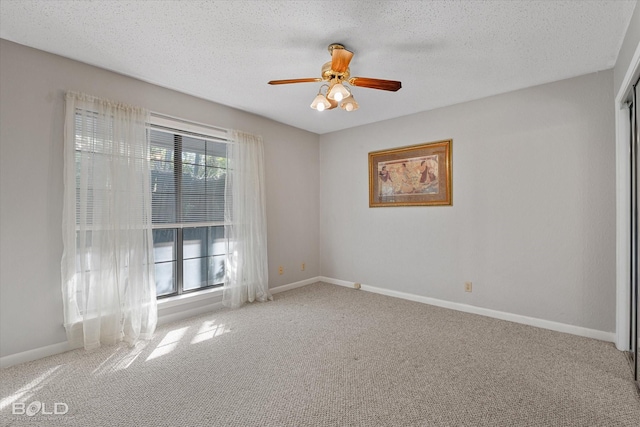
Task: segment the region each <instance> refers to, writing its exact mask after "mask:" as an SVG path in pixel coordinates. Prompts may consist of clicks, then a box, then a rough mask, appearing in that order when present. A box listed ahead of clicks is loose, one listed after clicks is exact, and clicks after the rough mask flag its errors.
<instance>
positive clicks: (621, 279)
mask: <svg viewBox="0 0 640 427" xmlns="http://www.w3.org/2000/svg"><path fill="white" fill-rule="evenodd" d="M639 75H640V43H639V44H638V46H636V51H635V53H634V55H633V58H632V59H631V63H630V64H629V68H628V69H627V72H626V74H625V76H624V79H623V80H622V85H621V86H620V90H619V91H618V93H617V94H616V98H615V123H616V342H615V345H616V347H617V348H618V350H622V351H627V350H629V333H630V330H629V327H630V325H629V319H630V316H631V313H630V309H629V306H630V304H631V295H630V292H629V280H630V279H629V269H630V259H629V258H630V249H629V246H630V238H629V237H630V233H631V227H630V224H629V222H630V220H631V214H630V212H629V211H630V208H631V206H630V205H631V200H630V195H629V193H630V191H631V187H630V173H631V170H630V166H629V133H630V131H631V124H630V123H629V107H628V105H627V103H626V100H627V97H628V95H629V93H630V91H631V90H632V88H633V84H634V83H635V82H636V80H637V79H638V76H639Z"/></svg>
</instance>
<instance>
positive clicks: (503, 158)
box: [320, 70, 616, 332]
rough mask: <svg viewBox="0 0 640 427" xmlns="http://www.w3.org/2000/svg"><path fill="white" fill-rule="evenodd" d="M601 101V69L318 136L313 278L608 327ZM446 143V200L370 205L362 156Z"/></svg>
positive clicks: (611, 246)
mask: <svg viewBox="0 0 640 427" xmlns="http://www.w3.org/2000/svg"><path fill="white" fill-rule="evenodd" d="M403 90H410V88H403ZM612 106H613V73H612V71H611V70H610V71H605V72H601V73H596V74H590V75H586V76H582V77H577V78H572V79H569V80H563V81H559V82H555V83H550V84H545V85H542V86H537V87H533V88H529V89H524V90H520V91H516V92H511V93H507V94H502V95H498V96H494V97H490V98H485V99H481V100H478V101H473V102H467V103H464V104H458V105H455V106H451V107H447V108H442V109H438V110H433V111H428V112H424V113H420V114H415V115H411V116H406V117H401V118H397V119H393V120H388V121H384V122H379V123H376V124H372V125H367V126H362V127H359V128H354V129H349V130H344V131H340V132H335V133H331V134H326V135H322V136H321V137H320V177H321V178H320V209H321V212H320V229H321V230H322V233H321V237H320V263H321V266H320V269H321V272H322V274H323V276H327V277H331V278H335V279H340V280H346V281H352V282H361V283H363V284H366V285H370V286H376V287H379V288H384V289H390V290H395V291H401V292H406V293H410V294H415V295H418V296H426V297H432V298H437V299H441V300H446V301H452V302H460V303H465V304H470V305H474V306H478V307H484V308H488V309H493V310H498V311H503V312H508V313H515V314H519V315H523V316H529V317H535V318H540V319H545V320H550V321H555V322H560V323H565V324H569V325H576V326H581V327H585V328H590V329H595V330H600V331H606V332H611V331H613V330H614V323H615V322H614V318H615V279H616V277H615V146H614V112H613V108H612ZM355 114H366V105H362V106H361V108H360V110H359V111H358V112H356V113H355ZM449 138H452V139H453V206H451V207H396V208H394V207H391V208H389V207H387V208H369V206H368V160H367V153H368V152H370V151H374V150H380V149H386V148H393V147H399V146H405V145H413V144H419V143H424V142H430V141H437V140H442V139H449ZM465 281H472V282H473V292H472V293H465V292H464V289H463V287H464V282H465Z"/></svg>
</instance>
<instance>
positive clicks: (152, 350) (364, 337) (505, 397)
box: [0, 283, 640, 427]
mask: <svg viewBox="0 0 640 427" xmlns="http://www.w3.org/2000/svg"><path fill="white" fill-rule="evenodd" d="M0 381H1V384H2V385H1V387H2V389H1V390H2V395H1V398H2V403H1V405H2V412H1V414H0V415H1V417H2V418H1V419H0V420H1V424H2V425H10V426H22V425H27V426H82V427H91V426H154V427H155V426H590V427H592V426H633V427H637V426H638V425H639V424H640V400H639V398H638V395H637V393H636V390H635V385H634V384H633V382H632V377H631V371H630V368H629V366H628V364H627V361H626V358H625V355H624V354H623V353H621V352H619V351H617V350H616V349H615V347H614V346H613V344H611V343H607V342H601V341H596V340H591V339H586V338H581V337H576V336H572V335H567V334H562V333H558V332H552V331H547V330H543V329H537V328H533V327H529V326H524V325H519V324H515V323H510V322H506V321H501V320H496V319H491V318H486V317H482V316H477V315H472V314H466V313H461V312H456V311H452V310H446V309H443V308H438V307H433V306H429V305H424V304H420V303H414V302H410V301H404V300H400V299H395V298H390V297H386V296H381V295H376V294H372V293H367V292H364V291H356V290H352V289H346V288H342V287H338V286H333V285H328V284H324V283H318V284H314V285H309V286H306V287H304V288H300V289H295V290H292V291H288V292H284V293H281V294H277V295H276V296H275V300H274V301H272V302H269V303H265V304H254V305H250V306H246V307H244V308H242V309H240V310H236V311H228V310H221V311H218V312H215V313H211V314H209V315H203V316H199V317H196V318H192V319H189V320H185V321H181V322H176V323H172V324H169V325H165V326H163V327H161V328H159V329H158V331H157V333H156V337H155V339H154V340H152V341H151V342H149V343H146V345H139V346H137V347H136V348H128V347H125V346H121V347H110V348H102V349H99V350H98V351H95V352H92V353H87V352H84V351H83V350H77V351H73V352H68V353H65V354H61V355H56V356H52V357H49V358H46V359H42V360H39V361H35V362H31V363H26V364H23V365H19V366H14V367H11V368H7V369H4V370H2V371H0ZM35 401H38V402H42V403H43V404H44V409H45V412H53V409H54V406H53V405H54V403H56V402H59V403H64V404H66V405H67V407H68V412H67V413H66V414H64V415H55V414H51V415H47V414H45V415H43V414H42V410H40V411H39V412H38V413H37V414H36V415H34V416H32V417H29V416H27V415H12V408H13V403H14V402H15V403H18V404H20V403H24V404H25V405H24V406H25V408H27V409H28V408H29V405H30V404H33V402H35ZM57 408H58V411H59V412H64V406H60V405H59V406H58V407H57ZM33 409H35V407H32V410H33Z"/></svg>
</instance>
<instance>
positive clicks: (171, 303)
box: [158, 287, 223, 309]
mask: <svg viewBox="0 0 640 427" xmlns="http://www.w3.org/2000/svg"><path fill="white" fill-rule="evenodd" d="M222 289H223V288H222V287H220V288H213V289H207V290H204V291H201V292H196V293H189V294H182V295H176V296H173V297H168V298H162V299H161V300H158V309H163V308H169V307H177V306H180V305H184V304H190V303H192V302H196V301H202V300H206V299H209V298H214V297H218V296H222Z"/></svg>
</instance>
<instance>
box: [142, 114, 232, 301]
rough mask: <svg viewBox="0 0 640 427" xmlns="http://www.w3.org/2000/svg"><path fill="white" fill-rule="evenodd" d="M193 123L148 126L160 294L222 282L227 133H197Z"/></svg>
mask: <svg viewBox="0 0 640 427" xmlns="http://www.w3.org/2000/svg"><path fill="white" fill-rule="evenodd" d="M193 127H194V126H193V125H191V124H187V123H181V122H170V123H169V122H167V121H166V120H160V119H154V120H152V124H151V127H150V130H149V132H150V140H151V159H150V160H151V161H150V167H151V194H152V216H153V246H154V257H155V276H156V292H157V295H158V297H159V298H160V297H167V296H172V295H179V294H183V293H186V292H193V291H198V290H202V289H205V288H211V287H215V286H222V284H223V282H224V276H225V258H226V253H227V251H228V242H227V240H226V239H225V233H224V225H225V224H224V204H225V201H224V192H225V184H226V175H227V144H226V138H225V137H224V134H223V133H222V132H220V131H219V130H217V132H216V130H214V132H208V129H205V132H207V133H204V132H201V133H199V132H194V131H192V129H193ZM198 130H200V129H198Z"/></svg>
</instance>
